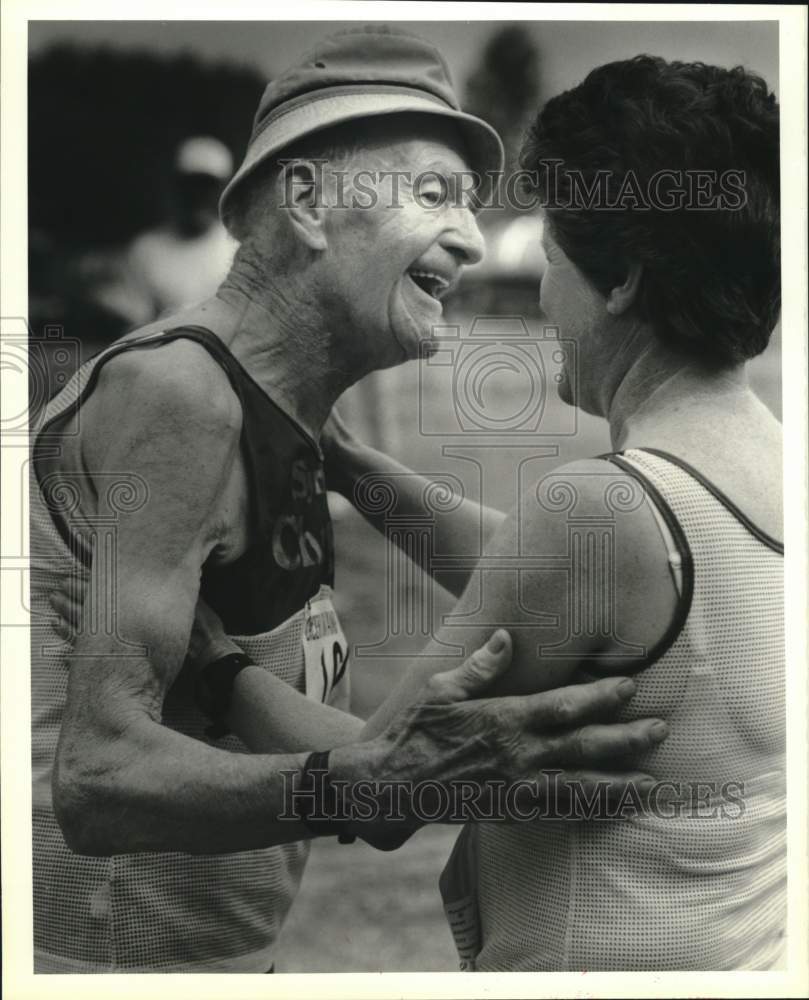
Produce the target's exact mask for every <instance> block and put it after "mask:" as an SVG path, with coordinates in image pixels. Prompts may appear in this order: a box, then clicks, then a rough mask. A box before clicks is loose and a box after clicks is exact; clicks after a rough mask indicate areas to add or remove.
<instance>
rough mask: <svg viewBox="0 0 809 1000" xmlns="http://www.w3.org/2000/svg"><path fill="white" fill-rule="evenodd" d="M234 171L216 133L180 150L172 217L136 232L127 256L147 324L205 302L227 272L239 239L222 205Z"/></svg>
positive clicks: (188, 141) (172, 193) (173, 182)
mask: <svg viewBox="0 0 809 1000" xmlns="http://www.w3.org/2000/svg"><path fill="white" fill-rule="evenodd" d="M232 173H233V157H232V156H231V155H230V150H229V149H228V148H227V146H225V144H224V143H222V142H220V141H219V140H218V139H215V138H213V137H212V136H194V137H193V138H191V139H186V140H185V141H184V142H183V143H182V144H181V146H180V147H179V149H178V150H177V154H176V156H175V158H174V170H173V172H172V175H171V178H170V185H169V199H168V206H167V207H168V211H167V219H166V221H165V223H163V224H162V225H160V226H158V227H157V228H156V229H150V230H147V231H146V232H144V233H141V234H140V235H139V236H137V237H136V238H135V240H134V242H133V243H132V246H131V247H130V249H129V252H128V253H127V255H126V271H127V277H128V279H129V280H130V281H131V282H132V283H133V284H134V285H135V287H136V288H137V289H138V291H139V292H140V293H141V294H142V295H143V298H144V306H145V310H144V311H146V310H148V313H147V314H146V315H145V316H144V320H143V321H144V322H149V321H150V320H152V319H156V318H157V317H159V316H161V315H163V313H165V312H167V311H172V310H176V309H182V308H183V307H185V306H189V305H193V304H194V303H195V302H201V301H202V300H203V299H205V298H207V297H208V296H210V295H213V293H214V292H215V291H216V289H217V288H218V287H219V285H220V284H221V282H222V280H223V279H224V277H225V275H226V274H227V271H228V268H229V267H230V263H231V261H232V260H233V254H234V252H235V249H236V242H235V241H234V240H233V239H232V238H231V237H230V236H229V235H228V232H227V230H226V229H225V227H224V226H223V225H222V223H221V222H220V221H219V214H218V210H217V206H218V204H219V196H220V194H221V193H222V189H223V187H224V186H225V184H226V182H227V181H228V180H229V179H230V175H231V174H232ZM149 313H150V314H149Z"/></svg>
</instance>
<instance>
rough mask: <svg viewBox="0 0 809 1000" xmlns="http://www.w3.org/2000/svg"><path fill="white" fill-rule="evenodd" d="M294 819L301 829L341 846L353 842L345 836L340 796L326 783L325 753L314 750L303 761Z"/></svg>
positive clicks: (327, 773)
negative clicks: (331, 837) (337, 842)
mask: <svg viewBox="0 0 809 1000" xmlns="http://www.w3.org/2000/svg"><path fill="white" fill-rule="evenodd" d="M296 801H297V810H296V813H297V816H298V818H299V819H300V821H301V822H302V823H303V825H304V826H305V827H306V828H307V829H308V830H311V831H312V833H314V834H317V835H318V836H324V835H325V836H334V835H335V834H336V835H337V839H338V840H339V842H340V843H341V844H352V843H353V842H354V841H355V840H356V839H357V838H356V836H355V835H353V834H350V833H348V832H347V830H348V822H349V821H348V820H346V819H338V818H337V817H339V816H341V815H342V812H341V809H340V806H341V801H340V796H339V794H338V792H337V789H336V788H335V787H334V785H332V783H331V782H330V781H329V751H328V750H315V751H314V752H313V753H310V754H309V756H308V757H307V758H306V762H305V763H304V765H303V771H302V772H301V781H300V784H299V786H298V789H297V796H296Z"/></svg>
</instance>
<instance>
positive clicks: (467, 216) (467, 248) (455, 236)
mask: <svg viewBox="0 0 809 1000" xmlns="http://www.w3.org/2000/svg"><path fill="white" fill-rule="evenodd" d="M453 214H454V218H453V225H452V226H451V228H449V229H448V230H447V231H446V233H445V236H444V246H445V247H446V249H448V250H450V251H451V252H452V253H453V254H454V255H455V256H456V257H458V258H460V260H461V263H462V264H466V265H471V264H477V263H479V262H480V261H481V260H483V254H484V252H485V249H486V242H485V240H484V239H483V234H482V233H481V231H480V227H479V226H478V222H477V219H476V218H475V215H474V213H473V212H472V210H471V209H470V208H468V207H467V206H466V205H463V206H461V205H458V206H456V207H455V208H454V210H453Z"/></svg>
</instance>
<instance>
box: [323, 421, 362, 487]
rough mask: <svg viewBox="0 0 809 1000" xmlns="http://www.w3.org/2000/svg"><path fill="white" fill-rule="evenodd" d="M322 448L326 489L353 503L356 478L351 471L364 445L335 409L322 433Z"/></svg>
mask: <svg viewBox="0 0 809 1000" xmlns="http://www.w3.org/2000/svg"><path fill="white" fill-rule="evenodd" d="M320 447H321V449H322V451H323V460H324V466H325V470H326V488H327V489H330V490H334V491H335V492H336V493H341V494H342V495H343V496H344V497H345V498H346V499H347V500H349V501H352V502H353V492H354V477H353V476H352V475H351V471H352V469H353V466H354V460H355V457H356V456H357V454H358V453H359V452H361V451H362V450H363V449H364V448H366V447H367V445H364V444H363V443H362V442H361V441H360V440H359V439H358V438H356V437H355V436H354V434H353V433H352V432H351V430H349V428H348V427H347V426H346V423H345V421H344V420H343V418H342V417H341V416H340V414H339V413H338V412H337V408H336V407H334V408H333V409H332V411H331V413H330V414H329V417H328V419H327V420H326V423H325V424H324V425H323V430H322V431H321V432H320Z"/></svg>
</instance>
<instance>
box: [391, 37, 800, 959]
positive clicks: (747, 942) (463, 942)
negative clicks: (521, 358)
mask: <svg viewBox="0 0 809 1000" xmlns="http://www.w3.org/2000/svg"><path fill="white" fill-rule="evenodd" d="M778 138H779V136H778V106H777V104H776V102H775V99H774V97H773V95H772V94H770V93H769V92H768V89H767V87H766V85H765V83H764V82H763V81H762V80H761V79H759V78H757V77H755V76H753V75H751V74H749V73H746V72H745V71H744V70H742V69H739V68H737V69H734V70H729V71H728V70H724V69H719V68H716V67H711V66H705V65H703V64H700V63H695V64H683V63H667V62H665V61H664V60H662V59H657V58H650V57H646V56H641V57H638V58H635V59H632V60H628V61H624V62H617V63H611V64H609V65H606V66H602V67H600V68H598V69H596V70H594V71H593V72H591V73H590V74H589V76H588V77H587V78H586V79H585V81H584V82H583V83H582V84H580V85H579V86H577V87H575V88H574V89H573V90H571V91H568V92H567V93H564V94H562V95H560V96H559V97H556V98H554V99H553V100H551V101H549V102H548V104H547V105H546V106H545V107H544V108H543V109H542V110H541V112H540V113H539V115H538V118H537V120H536V123H535V125H534V127H533V129H532V130H531V133H530V135H529V137H528V139H527V141H526V143H525V147H524V150H523V166H524V167H525V168H526V169H527V170H528V171H529V172H532V175H533V177H534V180H535V183H536V186H537V191H538V193H539V195H540V197H541V199H542V201H543V202H544V204H545V213H544V245H545V250H546V256H547V269H546V272H545V275H544V277H543V279H542V285H541V290H540V308H541V311H542V313H543V316H544V318H545V320H546V322H547V323H549V324H552V325H554V326H557V327H558V328H559V331H560V336H562V337H564V338H565V339H566V340H572V341H574V342H575V345H576V353H577V356H578V365H577V367H576V369H573V367H572V366H571V367H570V369H569V370H567V371H566V372H565V373H564V377H563V379H562V382H561V384H560V394H561V395H562V398H563V399H564V400H565V401H566V402H568V403H570V404H572V405H575V406H579V407H581V408H582V409H583V410H585V411H587V412H589V413H593V414H597V415H599V416H602V417H604V418H606V419H607V420H608V421H609V424H610V433H611V439H612V447H613V454H611V455H608V456H603V457H601V458H599V459H594V460H591V461H586V462H578V463H574V464H572V465H569V466H566V467H564V468H562V469H560V470H557V471H556V472H555V473H554V474H553V475H552V476H549V477H547V478H546V479H545V480H544V481H543V482H541V483H540V484H539V486H538V487H537V488H536V489H533V488H532V489H531V490H529V491H528V492H527V493H526V495H525V496H524V497H523V498H522V501H521V503H519V504H518V506H517V508H516V509H515V511H514V512H513V513H512V514H511V515H509V517H508V518H507V519H506V521H505V522H504V524H503V525H502V526H501V528H500V529H499V531H498V534H497V536H496V538H495V541H494V542H493V544H492V546H490V548H489V550H488V551H489V552H490V554H491V555H494V556H496V555H497V554H498V553H502V554H504V555H505V554H508V553H514V552H515V551H518V552H519V553H520V554H523V555H526V554H533V555H547V556H554V555H556V556H559V555H560V554H564V553H566V552H567V551H568V549H567V546H568V545H569V544H570V543H569V541H568V539H570V538H571V537H575V536H576V532H577V531H579V540H580V542H581V545H582V547H583V550H584V549H586V546H587V544H590V543H594V541H595V540H596V539H597V536H598V532H597V531H595V530H594V529H593V528H592V527H589V528H586V529H581V530H580V529H576V528H575V527H574V528H571V525H572V524H575V523H578V524H583V523H584V521H585V520H586V519H587V518H588V517H590V518H594V519H596V520H597V519H598V517H599V516H600V517H601V518H602V520H603V518H604V516H605V514H606V515H607V518H608V519H609V517H610V516H612V522H611V523H612V525H613V528H612V532H613V534H612V538H613V548H612V549H611V552H612V556H611V558H612V559H614V570H615V576H614V596H613V594H612V593H611V592H608V591H609V590H610V588H609V579H610V577H609V573H608V572H607V571H608V569H609V560H608V559H607V558H605V557H604V556H603V555H601V556H599V551H598V550H597V548H595V547H594V545H592V546H591V548H590V550H589V556H587V555H586V554H585V555H583V556H581V558H580V560H579V563H578V567H579V571H578V575H576V574H573V575H567V576H566V575H565V574H563V573H560V572H559V571H558V569H547V570H543V569H536V570H530V571H528V572H526V573H524V574H523V576H524V579H523V585H522V590H521V594H520V599H519V602H518V603H519V607H518V608H515V601H514V596H513V587H512V589H511V590H509V585H508V581H507V580H506V577H507V574H503V573H499V574H496V573H495V574H492V579H491V581H490V586H489V588H488V590H487V595H488V603H487V611H488V612H489V614H490V615H491V620H494V621H501V622H513V621H515V613H516V616H517V618H516V620H517V621H519V620H521V619H522V621H523V622H524V623H525V624H524V625H523V627H519V628H514V629H512V634H513V638H514V644H515V656H514V665H513V666H512V668H511V670H510V671H509V672H508V674H507V675H506V677H505V681H504V682H503V683H502V684H501V685H500V690H501V691H508V692H509V693H515V692H520V691H535V690H538V689H544V688H545V687H546V686H555V685H557V684H560V683H564V682H569V681H570V680H571V679H575V678H578V677H585V676H591V675H592V674H598V673H602V674H603V673H605V672H618V671H620V672H623V673H627V672H630V671H631V670H634V672H635V679H636V681H637V683H638V694H637V696H636V697H635V698H634V699H633V701H632V703H631V705H630V706H629V708H628V710H627V711H626V712H625V716H624V717H626V718H633V717H634V716H635V713H643V714H646V715H654V716H658V717H661V718H663V719H665V720H666V721H667V722H668V724H669V727H670V735H669V737H668V739H666V740H665V742H663V743H662V744H660V745H659V746H658V747H657V748H655V749H654V750H653V751H652V752H651V753H649V754H648V755H647V756H645V757H644V758H643V760H642V766H643V767H644V768H645V769H646V770H648V771H649V772H650V773H652V774H655V775H656V776H657V777H658V779H660V782H661V783H662V784H661V786H660V787H661V790H662V789H664V788H665V791H666V792H667V793H668V794H667V795H663V794H660V795H657V796H653V797H652V802H651V804H650V808H649V809H648V810H645V811H644V810H631V809H630V810H624V813H623V815H621V816H618V817H617V818H612V819H609V818H607V813H608V810H606V809H605V808H604V804H603V803H597V804H596V810H595V812H594V813H593V814H592V815H591V818H587V816H586V814H582V813H581V812H579V814H578V815H571V816H569V818H558V819H543V820H540V821H537V822H513V823H502V822H499V823H498V822H491V823H479V824H475V825H469V826H467V827H466V828H465V830H464V833H463V834H462V836H461V837H460V838H459V841H458V844H457V845H456V849H455V851H454V853H453V857H452V859H451V861H450V864H449V865H448V866H447V869H446V870H445V872H444V875H443V877H442V889H443V892H444V896H445V903H446V904H447V909H448V913H449V915H450V918H451V923H452V925H453V929H454V931H455V933H456V942H457V943H458V946H459V951H460V953H461V956H462V958H463V959H464V960H465V964H466V966H467V967H473V968H477V969H480V970H583V969H588V970H606V969H622V970H626V969H645V970H652V969H654V970H665V969H701V970H709V969H768V968H772V967H774V966H775V965H776V964H777V963H778V961H779V957H780V955H781V953H782V948H783V933H784V920H785V884H786V881H785V854H786V851H785V796H784V749H785V707H784V649H783V641H784V640H783V576H782V573H783V567H782V562H783V544H782V542H781V541H780V539H781V537H782V515H781V483H782V467H781V433H780V431H781V428H780V425H779V423H778V421H777V420H776V419H775V418H774V417H773V416H772V414H771V413H770V412H769V410H767V408H766V407H765V406H764V405H763V404H762V403H761V402H760V401H759V400H758V399H757V398H756V396H755V395H754V394H753V392H752V391H751V389H750V387H749V384H748V381H747V376H746V370H745V363H746V362H747V361H748V360H749V359H750V358H752V357H754V356H755V355H757V354H759V353H760V352H761V351H763V350H764V348H765V347H766V346H767V343H768V340H769V337H770V334H771V332H772V329H773V327H774V325H775V323H776V321H777V318H778V313H779V307H780V253H779V188H778V176H779V144H778ZM599 171H602V172H603V173H601V174H599ZM604 177H606V181H604V180H603V178H604ZM599 178H602V180H599ZM705 178H710V179H711V180H712V181H713V185H714V186H713V192H711V191H709V187H710V185H709V184H707V183H706V180H705ZM740 178H741V181H740ZM599 183H600V184H601V185H602V187H601V189H600V191H599V188H598V184H599ZM739 184H741V187H740V188H739V187H738V186H737V185H739ZM734 186H735V194H734V193H733V189H734ZM678 189H679V190H680V191H682V192H683V193H682V194H678ZM700 189H701V192H702V193H701V194H700ZM588 190H589V191H590V192H592V191H594V190H595V191H596V196H595V199H593V198H592V197H591V198H590V199H589V203H583V201H584V199H583V195H586V193H587V191H588ZM630 193H633V194H634V197H630V196H629V194H630ZM711 194H712V195H713V198H714V201H713V204H712V207H711V208H710V209H709V210H706V206H707V205H708V204H709V202H708V201H707V200H706V199H708V198H709V197H710V196H711ZM644 195H645V196H646V198H645V200H646V201H647V202H648V204H646V205H645V206H644V204H642V201H643V200H644ZM599 198H601V203H600V204H599V203H598V199H599ZM672 203H673V204H675V205H678V204H679V206H680V207H677V208H675V209H673V210H672V208H671V205H672ZM616 476H618V477H622V479H623V482H621V480H620V479H619V480H617V481H616ZM621 486H623V487H624V488H625V490H626V492H625V493H624V494H623V497H622V496H621V495H620V493H616V492H615V490H616V488H618V489H620V487H621ZM610 488H612V490H613V492H612V494H611V496H612V502H610V493H609V491H610ZM576 519H578V520H576ZM607 534H608V533H606V532H605V533H604V534H603V535H602V537H606V536H607ZM582 539H584V541H582ZM588 540H589V541H588ZM599 544H601V543H600V542H599ZM498 577H499V578H502V579H503V581H504V582H503V583H502V584H498V579H497V578H498ZM569 582H570V583H571V584H572V585H571V588H570V591H569V592H568V589H567V588H568V583H569ZM498 587H499V592H498ZM588 594H589V595H591V596H592V595H593V594H595V595H596V598H597V599H596V600H595V601H590V602H589V604H588V601H587V597H588ZM476 600H477V594H476V593H474V592H472V593H470V592H469V591H467V593H465V594H464V596H463V597H462V598H461V603H460V607H459V609H456V610H460V611H461V612H463V611H464V610H467V611H468V610H471V609H472V608H474V607H475V603H476ZM588 608H589V610H588ZM605 608H606V609H607V610H606V611H605V610H604V609H605ZM532 609H533V610H535V611H540V612H543V613H545V614H546V615H549V619H548V620H547V623H545V624H542V625H536V624H531V623H530V621H531V617H530V614H529V612H530V611H531V610H532ZM599 609H600V610H599ZM577 614H579V615H584V617H585V618H586V620H587V621H588V622H589V628H588V627H585V628H581V627H579V628H578V632H577V627H576V625H577V621H579V623H580V621H581V619H580V618H577ZM588 615H589V618H588V617H587V616H588ZM554 616H555V617H556V618H557V619H558V624H557V625H556V626H554V624H553V623H552V619H553V617H554ZM461 631H462V630H460V629H457V628H456V629H454V630H449V629H447V630H445V631H444V632H443V633H441V635H440V636H439V638H440V640H442V641H453V640H458V639H459V638H460V637H461ZM476 636H477V633H476V632H475V631H474V630H471V631H470V630H466V633H465V635H464V638H465V641H466V642H474V641H475V639H476ZM574 654H575V655H574ZM633 664H634V666H633ZM411 690H412V689H411ZM406 696H407V695H404V694H403V697H406Z"/></svg>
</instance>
